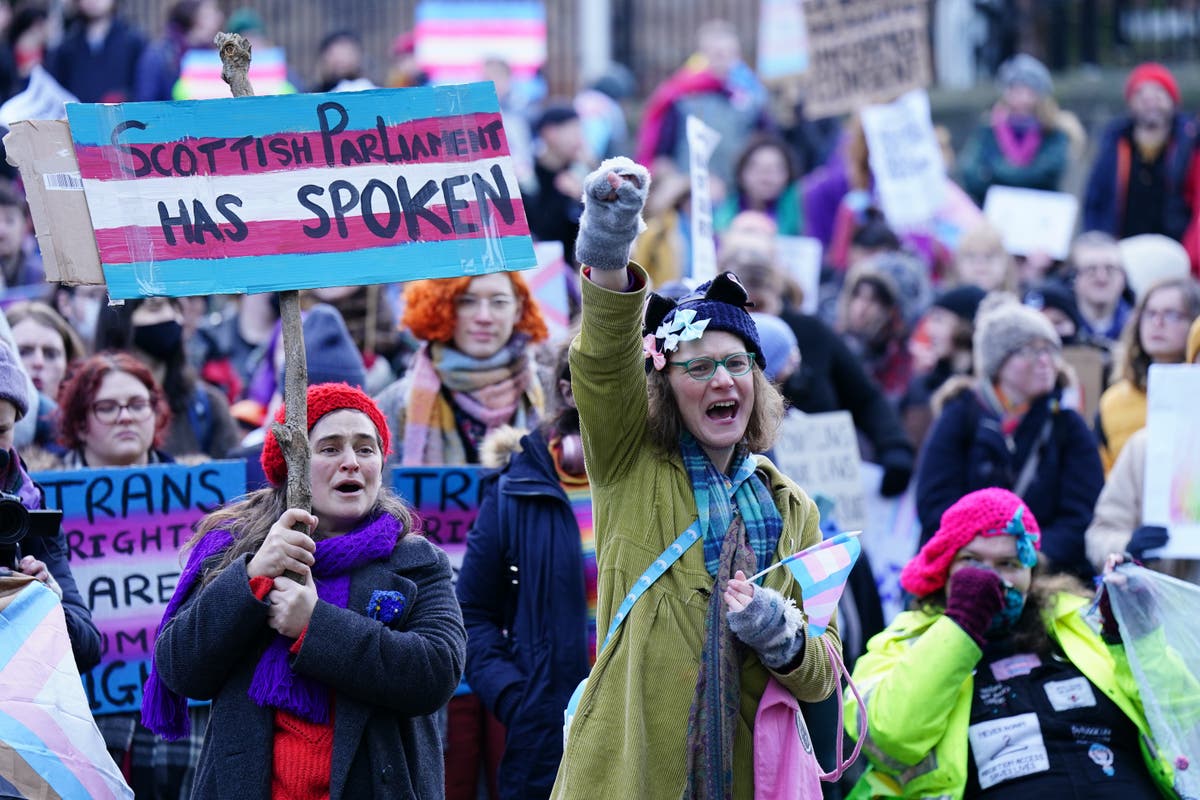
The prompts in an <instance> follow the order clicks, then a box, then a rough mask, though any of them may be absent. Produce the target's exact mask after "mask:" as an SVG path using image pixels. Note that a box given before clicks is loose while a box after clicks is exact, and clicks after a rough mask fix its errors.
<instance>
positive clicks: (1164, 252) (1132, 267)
mask: <svg viewBox="0 0 1200 800" xmlns="http://www.w3.org/2000/svg"><path fill="white" fill-rule="evenodd" d="M1117 248H1118V249H1119V250H1120V251H1121V262H1122V263H1123V264H1125V281H1126V283H1128V284H1129V288H1130V289H1132V290H1133V294H1134V296H1135V297H1141V296H1142V295H1143V294H1145V293H1146V292H1147V290H1149V289H1150V287H1151V286H1153V285H1154V284H1156V283H1158V282H1159V281H1165V280H1167V279H1168V278H1186V277H1187V276H1188V275H1190V274H1191V271H1192V262H1191V258H1190V257H1189V256H1188V252H1187V250H1185V249H1184V247H1183V245H1181V244H1180V243H1179V242H1177V241H1175V240H1174V239H1172V238H1171V237H1170V236H1163V235H1162V234H1161V233H1139V234H1138V235H1137V236H1130V237H1129V238H1127V239H1122V240H1121V241H1119V242H1117Z"/></svg>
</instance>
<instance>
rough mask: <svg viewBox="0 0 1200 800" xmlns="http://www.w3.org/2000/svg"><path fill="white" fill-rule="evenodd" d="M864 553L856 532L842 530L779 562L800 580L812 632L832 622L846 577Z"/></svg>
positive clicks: (821, 630)
mask: <svg viewBox="0 0 1200 800" xmlns="http://www.w3.org/2000/svg"><path fill="white" fill-rule="evenodd" d="M861 553H862V544H860V543H859V541H858V534H857V533H839V534H838V535H836V536H833V537H831V538H829V539H826V540H825V541H823V542H821V543H819V544H815V545H813V546H812V547H810V548H808V549H807V550H801V551H800V552H799V553H796V554H795V555H793V556H788V557H787V558H785V559H783V561H781V562H780V563H781V564H785V565H787V568H788V569H790V570H791V571H792V574H793V575H795V576H796V580H797V581H799V583H800V592H801V594H803V595H804V614H805V616H807V617H808V632H809V634H810V635H812V636H820V635H821V634H822V633H824V632H825V628H827V627H828V626H829V620H830V618H832V617H833V612H834V610H835V609H836V608H837V604H838V599H839V598H840V597H841V596H842V590H843V589H845V588H846V579H847V578H849V577H850V570H851V568H853V567H854V562H855V561H857V560H858V556H859V555H860V554H861Z"/></svg>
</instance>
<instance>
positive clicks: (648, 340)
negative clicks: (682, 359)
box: [642, 333, 667, 371]
mask: <svg viewBox="0 0 1200 800" xmlns="http://www.w3.org/2000/svg"><path fill="white" fill-rule="evenodd" d="M642 356H643V357H645V358H648V359H650V360H651V361H653V362H654V369H656V370H660V371H661V370H662V368H663V367H665V366H666V365H667V357H666V356H665V355H663V352H662V351H661V350H659V349H658V340H657V339H655V338H654V334H653V333H647V334H646V335H645V336H644V337H643V338H642Z"/></svg>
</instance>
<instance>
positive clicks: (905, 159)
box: [861, 89, 946, 230]
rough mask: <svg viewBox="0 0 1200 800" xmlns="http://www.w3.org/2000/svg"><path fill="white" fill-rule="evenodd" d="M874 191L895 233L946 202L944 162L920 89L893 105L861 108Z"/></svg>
mask: <svg viewBox="0 0 1200 800" xmlns="http://www.w3.org/2000/svg"><path fill="white" fill-rule="evenodd" d="M861 116H862V126H863V133H864V134H866V137H867V146H868V148H869V149H870V153H871V157H870V161H871V174H872V175H873V176H874V178H875V191H876V193H877V194H878V196H879V202H880V205H882V206H883V213H884V216H885V217H887V221H888V223H889V224H890V225H891V226H892V227H894V228H898V229H901V230H903V229H905V228H913V227H916V226H919V225H923V224H924V223H927V222H929V221H930V220H932V219H933V218H934V216H935V215H936V214H937V212H938V210H939V209H940V208H941V207H942V204H943V203H944V202H945V200H946V197H945V195H946V164H945V161H944V160H943V159H942V149H941V146H940V145H939V144H938V140H937V135H936V134H935V133H934V132H933V118H932V117H930V115H929V95H928V94H926V93H925V90H923V89H914V90H913V91H911V92H907V93H906V94H904V95H903V96H902V97H900V99H898V100H896V101H895V102H894V103H888V104H887V105H875V106H867V107H866V108H864V109H863V110H862V115H861Z"/></svg>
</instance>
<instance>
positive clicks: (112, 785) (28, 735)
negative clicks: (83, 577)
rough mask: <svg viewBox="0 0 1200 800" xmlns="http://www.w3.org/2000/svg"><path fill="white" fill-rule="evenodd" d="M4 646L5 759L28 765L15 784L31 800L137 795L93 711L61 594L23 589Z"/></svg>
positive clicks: (3, 634)
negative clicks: (49, 792)
mask: <svg viewBox="0 0 1200 800" xmlns="http://www.w3.org/2000/svg"><path fill="white" fill-rule="evenodd" d="M31 626H32V628H31ZM0 642H2V643H3V646H4V652H5V660H4V667H3V669H2V670H0V696H3V697H4V698H5V701H4V708H3V710H0V742H3V744H4V749H5V750H7V751H8V752H5V753H3V754H2V755H3V756H6V757H7V759H19V761H20V762H21V763H23V764H24V767H25V768H23V769H19V770H14V774H13V775H10V776H7V778H8V780H9V781H10V782H13V781H15V782H17V783H18V784H23V785H22V786H21V787H20V788H22V789H23V791H25V792H26V793H27V794H29V793H31V792H32V794H31V795H30V796H43V795H44V793H45V790H46V789H49V790H52V791H53V792H54V793H55V794H56V796H59V797H64V798H66V797H88V798H96V799H97V800H109V799H110V798H111V799H112V800H116V799H117V798H131V797H132V796H133V792H132V791H130V789H129V787H128V786H126V785H125V782H124V781H123V780H122V778H121V776H120V773H119V772H118V771H117V767H116V764H114V763H113V761H112V758H111V757H110V756H109V755H108V751H107V750H106V749H105V746H104V739H103V738H102V737H101V735H100V732H99V730H97V728H96V724H95V722H93V720H92V715H91V713H90V711H89V710H88V703H87V697H86V696H85V695H84V692H83V685H82V684H81V683H80V680H79V673H78V672H77V671H76V670H75V662H74V657H73V656H72V654H71V643H70V639H69V637H68V636H67V630H66V620H65V618H64V616H63V611H62V606H61V605H60V604H59V602H58V599H57V598H56V597H55V596H54V594H53V593H52V592H50V590H49V589H47V588H46V587H44V586H42V585H41V584H38V583H32V584H30V585H29V586H27V587H25V588H24V589H23V590H21V592H20V593H19V594H18V595H17V597H16V598H14V599H13V601H12V602H11V603H9V605H8V607H7V608H5V609H4V611H3V612H2V613H0ZM7 759H6V760H7ZM9 763H11V762H9ZM30 775H35V776H36V777H29V776H30ZM21 776H25V777H21Z"/></svg>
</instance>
